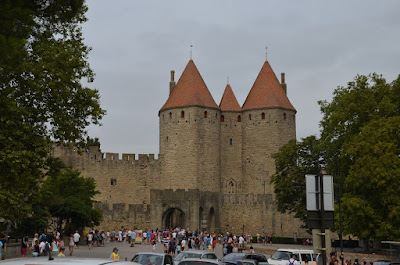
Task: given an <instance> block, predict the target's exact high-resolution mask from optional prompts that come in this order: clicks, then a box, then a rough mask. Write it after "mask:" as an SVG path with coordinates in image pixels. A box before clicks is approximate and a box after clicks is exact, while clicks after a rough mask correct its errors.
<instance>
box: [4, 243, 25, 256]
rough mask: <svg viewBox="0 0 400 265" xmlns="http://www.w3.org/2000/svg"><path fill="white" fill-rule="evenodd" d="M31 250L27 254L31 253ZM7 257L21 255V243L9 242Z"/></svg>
mask: <svg viewBox="0 0 400 265" xmlns="http://www.w3.org/2000/svg"><path fill="white" fill-rule="evenodd" d="M29 251H30V250H28V251H27V253H26V254H27V255H28V254H30V252H29ZM5 254H6V259H10V258H16V257H21V243H8V244H7V251H6V253H5Z"/></svg>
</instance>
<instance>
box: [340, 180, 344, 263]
mask: <svg viewBox="0 0 400 265" xmlns="http://www.w3.org/2000/svg"><path fill="white" fill-rule="evenodd" d="M340 192H341V188H340V178H339V240H340V260H341V261H342V264H344V262H343V261H344V256H343V234H342V210H341V195H340Z"/></svg>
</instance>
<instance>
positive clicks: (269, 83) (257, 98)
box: [242, 61, 296, 111]
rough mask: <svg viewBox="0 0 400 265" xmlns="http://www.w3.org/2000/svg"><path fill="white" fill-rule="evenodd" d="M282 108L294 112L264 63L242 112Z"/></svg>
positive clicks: (267, 65) (271, 71)
mask: <svg viewBox="0 0 400 265" xmlns="http://www.w3.org/2000/svg"><path fill="white" fill-rule="evenodd" d="M262 108H282V109H289V110H294V111H296V109H295V108H294V107H293V105H292V103H290V101H289V99H288V97H287V96H286V93H285V91H284V90H283V88H282V86H281V84H280V83H279V80H278V78H277V77H276V76H275V73H274V71H273V70H272V68H271V66H270V64H269V63H268V61H265V63H264V65H263V67H262V68H261V71H260V73H259V74H258V76H257V79H256V81H255V82H254V85H253V87H252V88H251V90H250V92H249V95H248V96H247V98H246V101H245V102H244V104H243V107H242V110H250V109H262Z"/></svg>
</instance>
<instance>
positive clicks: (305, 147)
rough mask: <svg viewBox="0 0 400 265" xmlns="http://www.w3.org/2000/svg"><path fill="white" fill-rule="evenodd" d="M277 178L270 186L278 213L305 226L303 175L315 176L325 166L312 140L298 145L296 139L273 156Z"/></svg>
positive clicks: (311, 137)
mask: <svg viewBox="0 0 400 265" xmlns="http://www.w3.org/2000/svg"><path fill="white" fill-rule="evenodd" d="M273 158H274V159H275V165H276V174H275V175H273V176H272V178H271V183H273V184H274V191H275V195H276V199H277V207H278V210H279V211H281V212H286V211H288V212H291V213H294V214H295V217H296V218H299V219H300V220H302V221H303V222H304V223H305V221H306V219H307V215H306V214H307V210H306V208H305V205H306V184H305V178H304V176H305V175H306V174H318V173H319V170H320V167H321V165H322V164H323V163H324V161H323V158H322V153H321V151H320V148H319V146H318V140H317V138H316V137H315V136H309V137H307V138H304V139H302V140H301V141H300V142H297V141H296V140H295V139H293V140H291V141H289V143H287V144H286V145H284V146H283V147H282V148H281V149H280V151H279V153H276V154H274V155H273Z"/></svg>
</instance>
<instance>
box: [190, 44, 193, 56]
mask: <svg viewBox="0 0 400 265" xmlns="http://www.w3.org/2000/svg"><path fill="white" fill-rule="evenodd" d="M192 48H193V45H192V44H191V45H190V60H193V54H192Z"/></svg>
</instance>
